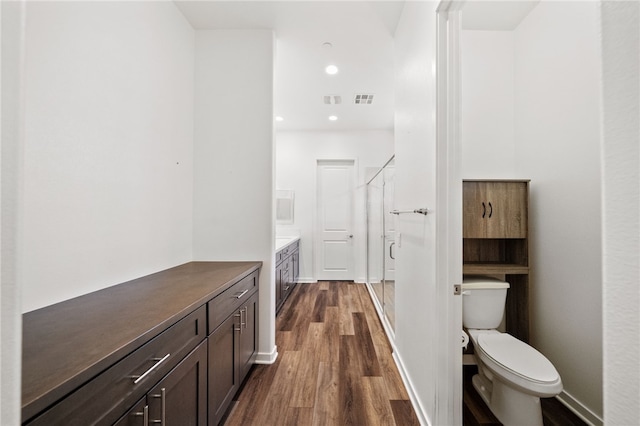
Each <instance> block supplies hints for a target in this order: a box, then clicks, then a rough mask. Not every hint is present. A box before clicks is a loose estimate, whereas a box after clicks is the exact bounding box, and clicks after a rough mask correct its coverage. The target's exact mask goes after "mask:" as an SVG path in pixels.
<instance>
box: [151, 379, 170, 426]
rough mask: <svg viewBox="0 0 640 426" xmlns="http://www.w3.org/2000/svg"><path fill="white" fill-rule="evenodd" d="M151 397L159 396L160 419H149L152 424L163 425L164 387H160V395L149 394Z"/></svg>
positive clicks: (165, 393)
mask: <svg viewBox="0 0 640 426" xmlns="http://www.w3.org/2000/svg"><path fill="white" fill-rule="evenodd" d="M151 396H152V397H153V398H160V420H151V423H153V424H161V425H162V426H165V425H166V423H165V420H166V417H167V416H166V405H167V404H166V398H167V391H166V389H165V388H162V389H160V395H158V394H155V395H151Z"/></svg>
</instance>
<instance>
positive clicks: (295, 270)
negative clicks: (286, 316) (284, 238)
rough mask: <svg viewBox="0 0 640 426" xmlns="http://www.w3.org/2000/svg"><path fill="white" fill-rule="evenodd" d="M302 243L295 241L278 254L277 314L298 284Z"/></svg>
mask: <svg viewBox="0 0 640 426" xmlns="http://www.w3.org/2000/svg"><path fill="white" fill-rule="evenodd" d="M299 245H300V243H299V241H294V242H292V243H290V244H288V245H286V246H285V247H283V248H282V249H280V250H278V252H277V253H276V313H277V312H278V311H280V308H282V305H283V304H284V302H285V300H287V297H289V295H290V294H291V292H292V291H293V288H294V287H295V286H296V284H297V282H298V275H299V271H300V247H299Z"/></svg>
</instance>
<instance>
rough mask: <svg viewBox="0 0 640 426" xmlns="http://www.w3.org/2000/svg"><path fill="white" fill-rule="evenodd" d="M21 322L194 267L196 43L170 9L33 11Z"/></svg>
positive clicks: (153, 5) (50, 6) (123, 6)
mask: <svg viewBox="0 0 640 426" xmlns="http://www.w3.org/2000/svg"><path fill="white" fill-rule="evenodd" d="M26 52H27V56H26V134H25V141H26V142H25V147H24V149H25V158H24V174H25V177H24V235H23V237H24V238H23V242H24V245H23V249H24V251H23V257H22V264H21V269H22V271H23V276H22V279H23V283H24V285H23V288H22V292H23V306H22V309H23V311H29V310H33V309H36V308H39V307H42V306H45V305H49V304H52V303H55V302H58V301H62V300H65V299H69V298H71V297H75V296H78V295H81V294H85V293H89V292H91V291H94V290H97V289H100V288H104V287H107V286H110V285H114V284H118V283H120V282H123V281H126V280H129V279H132V278H136V277H139V276H142V275H146V274H149V273H152V272H156V271H158V270H162V269H166V268H169V267H172V266H175V265H178V264H181V263H184V262H187V261H189V260H190V259H191V246H192V236H191V235H192V234H191V228H192V185H193V165H192V156H193V152H192V143H193V78H194V77H193V75H194V65H193V62H194V31H193V29H192V28H191V27H190V25H189V24H188V23H187V22H186V20H185V18H184V17H183V16H182V14H181V13H180V12H179V11H178V9H177V8H176V6H175V5H174V4H173V3H172V2H126V3H122V2H88V3H83V2H41V3H33V2H29V3H28V5H27V22H26Z"/></svg>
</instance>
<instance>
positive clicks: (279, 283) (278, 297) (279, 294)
mask: <svg viewBox="0 0 640 426" xmlns="http://www.w3.org/2000/svg"><path fill="white" fill-rule="evenodd" d="M281 304H282V263H281V264H280V265H278V266H276V311H277V310H278V308H279V307H280V305H281Z"/></svg>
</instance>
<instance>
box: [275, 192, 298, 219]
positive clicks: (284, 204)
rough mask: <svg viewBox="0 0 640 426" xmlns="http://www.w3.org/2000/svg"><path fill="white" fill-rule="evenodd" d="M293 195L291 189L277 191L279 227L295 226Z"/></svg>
mask: <svg viewBox="0 0 640 426" xmlns="http://www.w3.org/2000/svg"><path fill="white" fill-rule="evenodd" d="M293 194H294V193H293V191H292V190H289V189H277V190H276V223H277V224H278V225H292V224H293V206H294V202H293Z"/></svg>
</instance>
